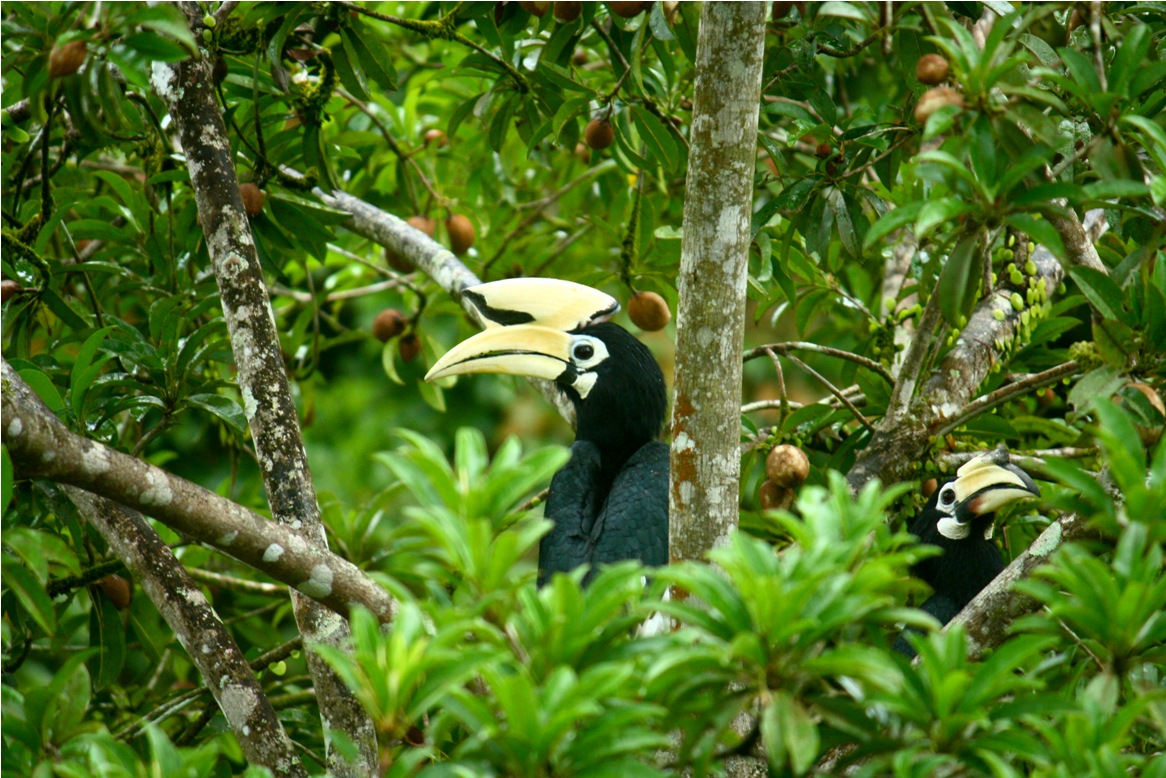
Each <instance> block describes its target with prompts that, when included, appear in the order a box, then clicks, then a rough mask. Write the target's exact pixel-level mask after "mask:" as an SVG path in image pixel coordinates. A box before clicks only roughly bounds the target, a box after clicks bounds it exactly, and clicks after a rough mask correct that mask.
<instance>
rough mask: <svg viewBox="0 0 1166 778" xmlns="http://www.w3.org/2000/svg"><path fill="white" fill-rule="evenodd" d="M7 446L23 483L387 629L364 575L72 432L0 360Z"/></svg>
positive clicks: (380, 592) (386, 607)
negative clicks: (167, 535) (64, 491)
mask: <svg viewBox="0 0 1166 778" xmlns="http://www.w3.org/2000/svg"><path fill="white" fill-rule="evenodd" d="M0 381H2V383H3V393H2V394H0V413H2V414H3V417H4V424H3V430H2V433H3V443H4V445H5V446H7V447H8V452H9V454H10V455H11V457H12V463H13V465H14V467H15V470H16V474H17V476H18V477H19V478H48V479H51V480H53V481H56V482H58V483H62V484H69V485H72V486H76V487H78V488H81V489H84V490H86V491H88V492H92V493H94V494H97V495H100V496H102V497H106V498H109V499H111V500H113V501H115V502H118V503H121V504H122V505H125V506H127V507H129V508H133V509H134V510H138V511H141V512H142V513H145V514H146V515H148V516H150V517H152V518H154V519H157V520H158V521H161V522H162V523H164V524H166V525H167V526H168V527H170V528H171V529H174V530H177V531H178V532H181V533H183V534H186V535H189V536H190V537H192V538H194V539H195V540H198V541H200V542H202V543H204V544H206V545H208V546H211V547H212V548H216V549H218V550H219V551H222V552H223V553H225V554H228V555H230V556H232V557H234V558H235V559H238V560H239V561H240V562H242V563H244V564H246V565H250V566H251V567H253V568H255V569H256V570H259V571H261V572H263V573H266V574H267V575H269V576H271V577H272V578H274V579H275V580H278V581H282V582H283V583H286V584H287V585H288V586H292V587H295V588H296V589H298V590H299V591H301V592H303V593H304V594H306V595H308V596H310V597H313V598H315V599H317V600H319V601H320V602H322V603H323V604H324V605H326V606H328V607H329V608H331V609H332V610H334V611H336V612H337V613H342V614H343V613H347V612H348V610H349V609H350V608H351V607H352V605H353V604H354V603H356V604H360V605H363V606H365V607H366V608H368V609H369V610H370V611H372V612H373V613H374V614H376V616H377V618H378V619H380V620H381V621H383V622H387V621H389V620H390V619H391V618H392V616H393V613H394V611H395V606H394V604H393V601H392V598H390V597H389V595H388V593H387V592H386V591H385V590H384V588H382V587H381V586H380V585H378V584H377V583H376V582H374V581H372V580H371V579H369V578H368V577H367V576H366V575H365V574H364V573H363V572H362V571H361V570H360V568H358V567H356V565H354V564H352V563H351V562H349V561H347V560H345V559H342V558H341V557H338V556H336V555H335V554H332V553H330V552H328V551H325V550H323V549H319V548H316V547H313V546H310V545H309V544H308V542H307V541H306V540H304V538H303V536H302V535H301V534H299V533H297V532H293V531H292V530H291V529H289V528H287V527H284V526H282V525H280V524H276V523H275V522H272V521H270V520H268V519H265V518H264V517H263V516H260V515H259V514H257V513H254V512H252V511H249V510H247V509H246V508H244V507H242V506H240V505H238V504H236V503H234V502H232V501H230V500H228V499H227V498H225V497H221V496H219V495H218V494H215V493H214V492H212V491H210V490H209V489H204V488H203V487H201V486H198V485H197V484H193V483H191V482H190V481H187V480H185V479H182V478H179V477H177V476H175V475H172V474H170V473H167V472H166V471H165V470H162V469H161V468H157V467H154V466H152V465H148V464H146V463H145V462H143V461H141V460H140V459H135V458H134V457H131V456H129V455H128V454H123V453H121V452H120V451H116V450H114V449H111V448H109V447H108V446H104V445H102V444H100V443H97V442H96V441H93V440H89V439H88V438H84V437H82V436H80V435H77V434H76V433H73V432H70V431H69V430H68V429H67V428H66V427H65V425H64V424H62V423H61V421H60V420H59V419H58V418H57V417H56V416H54V415H53V414H52V412H51V411H49V409H48V408H47V407H45V405H44V403H42V402H41V400H40V398H39V397H37V396H36V394H34V393H33V391H32V390H31V389H30V388H29V387H28V384H26V383H25V382H24V381H23V379H21V378H20V376H19V375H17V373H16V371H15V370H13V369H12V367H11V366H10V365H9V364H8V362H7V360H3V359H0Z"/></svg>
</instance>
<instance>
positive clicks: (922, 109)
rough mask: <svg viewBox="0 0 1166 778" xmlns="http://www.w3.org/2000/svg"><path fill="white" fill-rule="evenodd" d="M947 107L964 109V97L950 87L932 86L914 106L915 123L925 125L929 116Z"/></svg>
mask: <svg viewBox="0 0 1166 778" xmlns="http://www.w3.org/2000/svg"><path fill="white" fill-rule="evenodd" d="M949 105H958V106H959V107H960V108H963V107H964V96H963V95H961V94H960V93H959V92H958V91H956V90H955V89H952V88H951V87H950V86H933V87H932V88H931V89H928V90H927V91H926V92H924V93H923V96H922V97H920V98H919V102H918V103H916V104H915V121H917V122H919V123H920V124H926V123H927V120H928V119H930V118H931V115H932V114H934V113H935V112H936V111H938V110H939V109H940V108H946V107H947V106H949Z"/></svg>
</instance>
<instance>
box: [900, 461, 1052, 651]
mask: <svg viewBox="0 0 1166 778" xmlns="http://www.w3.org/2000/svg"><path fill="white" fill-rule="evenodd" d="M1039 495H1040V489H1038V488H1037V485H1036V483H1035V482H1033V480H1032V478H1030V477H1029V475H1028V473H1026V472H1024V471H1023V470H1021V469H1020V468H1019V467H1017V466H1016V465H1014V464H1012V463H1011V462H1010V461H1009V459H1008V452H1007V451H1004V450H1003V449H998V450H996V451H992V452H990V453H986V454H981V455H979V456H977V457H975V458H973V459H971V460H969V461H968V462H967V463H966V464H964V465H963V467H961V468H960V469H959V470H958V471H957V472H956V477H955V478H953V479H951V480H950V481H947V482H945V483H944V484H943V485H942V486H940V487H939V488H938V489H936V490H935V493H934V494H932V495H931V499H930V500H928V502H927V504H926V505H925V506H924V507H923V510H922V511H920V512H919V515H918V516H917V517H916V518H915V521H914V523H913V524H912V525H911V532H912V534H914V535H917V536H918V537H919V540H920V541H921V542H923V543H928V544H931V545H933V546H938V547H939V548H940V549H941V550H942V553H941V554H939V555H938V556H932V557H928V558H927V559H924V560H923V561H922V562H919V563H918V564H916V565H915V566H914V567H913V568H912V569H911V572H912V573H913V574H914V575H915V576H916V577H917V578H920V579H922V580H924V581H926V582H927V583H928V584H929V585H930V586H931V588H932V589H933V590H934V594H932V595H931V597H929V598H928V599H927V600H926V601H924V603H923V605H922V606H921V607H922V609H923V610H924V611H926V612H928V613H930V614H931V615H932V616H934V617H935V618H936V619H937V620H938V621H939V623H940V624H946V623H947V622H949V621H951V620H952V619H953V618H954V617H955V615H956V614H957V613H959V612H960V611H961V610H963V608H964V606H965V605H967V604H968V603H969V602H971V601H972V598H974V597H975V596H976V595H977V594H979V593H980V590H981V589H983V588H984V587H985V586H987V585H988V584H989V583H991V581H992V579H993V578H995V577H996V576H997V575H999V574H1000V571H1002V570H1003V569H1004V557H1003V555H1002V554H1001V553H1000V549H999V547H997V545H996V544H995V543H994V542H993V540H992V534H993V532H994V530H995V521H996V511H997V510H999V509H1000V508H1002V507H1004V506H1005V505H1007V504H1008V503H1011V502H1013V501H1015V500H1019V499H1021V498H1024V497H1034V496H1039ZM895 648H897V649H898V650H900V651H902V652H903V653H905V654H908V655H911V656H914V654H915V651H914V649H912V648H911V646H910V644H909V643H908V642H907V641H906V640H905V639H904V637H903V636H902V635H900V636H899V638H898V640H896V641H895Z"/></svg>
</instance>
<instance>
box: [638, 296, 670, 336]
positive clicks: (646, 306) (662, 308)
mask: <svg viewBox="0 0 1166 778" xmlns="http://www.w3.org/2000/svg"><path fill="white" fill-rule="evenodd" d="M628 318H630V319H631V320H632V324H634V325H636V326H637V327H639V328H640V329H642V330H647V331H648V332H656V331H657V330H662V329H664V327H665V326H667V324H668V322H670V321H672V311H670V310H668V303H666V302H665V301H664V298H663V297H661V296H660V295H658V294H656V293H655V292H636V293H635V294H633V295H632V299H630V300H628Z"/></svg>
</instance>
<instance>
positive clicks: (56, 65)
mask: <svg viewBox="0 0 1166 778" xmlns="http://www.w3.org/2000/svg"><path fill="white" fill-rule="evenodd" d="M85 53H86V52H85V41H69V42H68V43H66V44H65V45H63V46H53V50H52V51H51V52H50V53H49V75H50V76H52V77H53V78H63V77H64V76H71V75H73V74H74V73H76V72H77V71H78V70H80V69H81V66H82V65H84V64H85Z"/></svg>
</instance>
